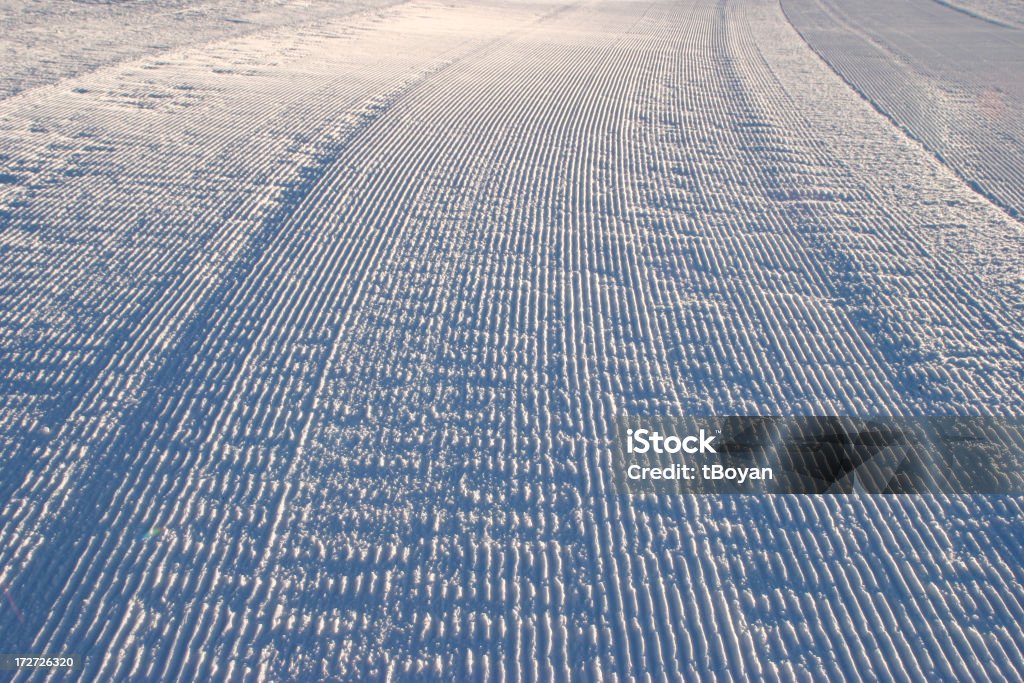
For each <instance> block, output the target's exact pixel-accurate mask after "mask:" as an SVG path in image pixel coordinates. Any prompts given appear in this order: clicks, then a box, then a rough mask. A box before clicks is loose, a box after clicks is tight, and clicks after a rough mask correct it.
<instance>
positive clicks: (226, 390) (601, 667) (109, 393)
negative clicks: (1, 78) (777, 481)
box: [0, 0, 1024, 681]
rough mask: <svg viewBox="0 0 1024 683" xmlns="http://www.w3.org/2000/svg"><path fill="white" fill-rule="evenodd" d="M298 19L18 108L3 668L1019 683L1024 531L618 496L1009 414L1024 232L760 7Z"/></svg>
mask: <svg viewBox="0 0 1024 683" xmlns="http://www.w3.org/2000/svg"><path fill="white" fill-rule="evenodd" d="M316 7H320V9H322V7H321V6H316ZM286 9H289V11H290V14H288V16H289V17H290V20H289V22H284V23H281V24H280V25H279V24H273V25H272V26H270V27H269V28H265V29H261V30H253V31H240V32H239V33H238V34H237V35H233V36H228V37H225V36H224V35H214V33H215V28H211V27H215V26H217V25H219V24H217V22H220V21H221V20H222V17H221V16H220V15H219V14H218V13H217V12H215V11H212V10H211V11H210V12H209V13H208V14H201V15H198V16H196V17H195V19H194V21H195V24H196V29H195V39H194V41H193V42H192V43H191V44H189V45H182V46H179V47H175V48H172V49H160V50H158V51H154V52H153V54H152V55H151V56H144V57H136V56H131V57H129V58H127V60H126V61H124V60H122V59H121V58H120V57H118V58H117V59H116V60H112V61H111V62H110V63H109V64H106V65H105V66H100V67H99V68H96V69H94V70H91V71H89V72H87V73H77V72H74V71H73V70H71V71H69V70H68V69H64V68H63V67H61V68H55V70H53V71H50V72H47V74H48V75H47V76H46V78H45V80H46V82H45V83H44V84H41V85H38V86H36V87H32V88H28V89H25V90H22V91H19V92H17V93H16V94H11V95H10V96H8V97H6V98H5V99H3V100H0V159H2V163H3V168H4V170H3V175H2V176H0V178H2V184H0V240H2V241H0V263H2V268H0V348H2V349H3V353H2V355H0V378H2V379H0V382H2V383H0V387H2V394H0V448H2V454H3V455H2V460H0V468H2V470H0V584H2V586H3V587H4V588H5V589H6V590H7V593H9V596H10V598H11V600H12V601H13V602H12V603H10V604H12V605H14V604H16V605H17V606H18V608H19V609H18V611H17V612H16V611H15V610H14V609H6V605H4V604H0V643H2V644H3V647H2V648H0V649H2V650H3V651H5V652H12V653H14V652H22V653H30V652H31V653H42V652H64V653H72V654H79V655H85V656H86V658H87V661H86V667H85V669H84V671H83V672H82V673H81V674H80V678H81V679H82V680H183V681H185V680H219V679H227V680H254V679H263V680H324V679H339V680H373V679H379V678H381V677H384V676H392V677H394V678H396V679H416V680H423V679H428V680H429V679H442V680H467V679H486V678H497V679H512V680H515V679H542V680H549V679H556V680H566V679H580V680H598V679H604V680H629V679H634V678H635V679H638V680H646V677H647V675H648V674H650V677H651V679H654V680H660V679H662V678H665V679H669V680H672V679H677V678H689V679H695V680H696V679H697V678H698V676H699V677H700V678H701V679H702V680H707V679H708V678H713V679H722V680H725V679H730V678H749V677H758V678H761V677H763V678H769V679H778V680H808V679H810V678H811V677H814V678H824V679H835V678H846V679H849V680H865V681H872V680H879V679H882V680H891V679H895V680H920V681H935V680H966V679H969V678H993V679H1010V680H1014V679H1020V678H1022V677H1024V666H1022V665H1021V662H1024V652H1022V649H1024V633H1022V631H1021V628H1020V623H1021V620H1022V618H1024V584H1022V578H1024V562H1022V559H1024V557H1022V551H1021V547H1020V543H1019V539H1020V530H1021V524H1022V521H1024V520H1022V508H1021V505H1020V502H1019V501H1018V500H1017V499H1015V498H999V497H978V498H968V497H965V498H952V499H950V498H943V497H920V498H918V497H867V496H864V497H856V496H852V497H843V498H840V497H837V498H816V497H811V496H805V497H783V496H779V497H771V498H767V497H765V498H747V497H721V498H719V497H672V496H662V497H633V498H625V497H617V496H615V495H613V494H612V493H611V492H610V476H611V473H610V471H609V469H608V467H609V462H610V458H611V438H612V420H613V418H614V417H615V416H616V415H619V414H624V413H635V414H666V413H667V414H683V413H686V414H713V413H717V414H759V413H760V414H791V413H797V414H828V413H838V414H848V413H854V414H876V413H897V414H924V413H927V414H1003V415H1011V414H1020V412H1021V410H1022V408H1024V382H1022V381H1021V380H1022V378H1024V326H1022V325H1021V319H1022V310H1021V309H1022V304H1024V291H1022V289H1024V286H1022V279H1021V273H1022V272H1024V268H1022V266H1024V248H1022V247H1024V229H1022V225H1021V223H1020V222H1018V221H1016V220H1015V219H1013V218H1011V217H1010V216H1009V215H1008V214H1007V213H1006V212H1005V211H1004V210H1003V209H1002V208H1000V207H998V206H997V205H996V204H994V203H992V202H991V201H990V200H989V199H987V198H986V197H985V196H983V195H982V194H980V193H978V192H976V191H974V189H972V187H971V186H970V185H968V184H967V183H966V182H965V181H964V180H962V179H961V177H960V176H959V175H957V172H955V171H954V170H953V169H951V168H950V167H947V166H945V165H943V163H941V162H940V161H939V160H938V158H937V157H936V156H935V155H934V154H933V153H932V151H930V150H929V149H927V148H926V147H925V146H923V145H922V144H921V143H919V142H917V141H916V140H914V139H913V138H912V137H911V136H909V135H908V134H907V133H906V132H905V131H903V130H900V129H899V128H898V127H897V126H895V125H893V123H892V121H891V119H890V118H887V117H886V116H885V115H883V114H882V113H880V111H879V107H878V106H877V103H876V104H875V105H873V104H872V103H871V102H869V101H868V100H866V99H865V98H864V97H862V96H861V94H859V93H858V92H857V91H856V90H854V89H853V88H851V87H850V86H849V85H848V84H847V82H846V81H844V80H843V79H842V78H840V76H838V75H837V74H836V73H834V72H833V71H832V70H831V69H830V67H829V65H828V64H827V63H826V62H825V61H823V60H822V59H821V58H820V57H819V56H818V55H817V54H816V53H815V52H814V51H812V50H811V49H810V47H809V46H808V45H807V44H806V43H805V42H804V41H803V38H802V37H801V35H800V34H799V33H798V32H797V31H796V30H795V29H794V28H793V27H792V26H791V25H790V24H789V23H788V21H787V18H786V16H785V15H784V14H783V11H782V8H781V7H780V6H779V5H778V4H777V3H774V2H767V1H763V2H762V1H759V0H731V1H729V2H711V1H710V0H680V1H677V2H673V1H670V0H653V1H649V2H648V1H630V2H613V1H610V0H607V1H606V0H593V1H586V0H584V1H581V2H575V3H559V2H512V1H509V0H500V1H497V0H495V1H489V2H487V1H485V2H463V1H462V0H454V1H453V2H444V3H441V2H432V1H430V0H412V1H411V2H407V3H402V4H397V5H394V6H390V7H380V8H377V9H372V10H360V11H354V10H353V8H352V7H351V6H342V7H340V8H338V10H337V11H338V12H339V13H342V14H343V16H339V17H338V18H337V19H333V18H331V17H330V14H329V12H328V14H327V15H325V14H323V13H322V12H320V11H319V10H318V11H317V12H316V13H314V12H313V10H312V9H309V12H310V14H308V15H307V14H303V12H305V11H306V10H304V9H303V8H302V7H301V6H297V5H296V6H286ZM353 12H354V13H353ZM957 16H960V17H962V20H963V21H977V20H976V19H973V18H971V17H970V16H968V15H966V14H963V13H957ZM204 22H208V23H204ZM94 25H95V26H97V27H98V28H97V30H100V28H102V26H103V24H102V22H100V23H99V24H94ZM211 36H213V37H211ZM69 49H70V48H69ZM89 49H90V50H91V49H92V48H89ZM90 54H93V53H92V52H90ZM29 72H31V70H29ZM13 89H14V88H12V90H13ZM5 595H6V594H5ZM662 673H663V676H662ZM42 677H43V676H42V674H38V675H37V676H36V677H35V678H39V679H41V678H42ZM14 678H15V680H34V679H35V678H34V677H33V676H30V675H28V674H25V673H22V674H18V675H15V677H14Z"/></svg>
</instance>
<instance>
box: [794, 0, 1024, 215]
mask: <svg viewBox="0 0 1024 683" xmlns="http://www.w3.org/2000/svg"><path fill="white" fill-rule="evenodd" d="M782 4H783V7H784V9H785V11H786V14H787V16H788V17H789V18H790V20H791V21H792V22H793V24H794V26H795V27H796V28H797V29H798V30H799V31H800V32H801V34H802V35H803V36H804V37H805V38H806V39H807V41H808V43H809V44H810V45H811V47H812V48H813V49H814V50H815V51H817V52H818V53H819V54H821V55H822V57H823V58H824V59H825V61H827V62H828V63H829V64H830V65H832V67H833V68H834V69H835V70H836V72H837V73H839V74H840V75H841V76H842V77H843V78H844V79H845V80H846V81H848V82H849V83H850V84H851V85H852V86H853V87H854V88H855V89H856V90H857V91H858V92H861V93H862V94H863V95H864V97H865V98H867V99H869V100H870V101H871V102H873V103H874V104H875V105H876V106H877V107H878V109H879V110H880V111H881V112H883V113H884V114H885V115H886V116H888V117H889V118H891V119H892V121H893V122H894V123H896V124H897V125H898V126H900V127H901V128H903V129H904V130H905V131H906V132H907V133H908V134H909V135H910V136H912V137H913V138H915V139H917V140H919V141H920V142H921V144H922V145H924V147H925V148H927V149H928V150H929V151H931V152H932V153H933V154H935V155H936V156H937V157H938V158H939V159H940V160H942V161H943V162H944V163H946V164H948V165H949V166H950V167H951V168H952V169H954V170H955V171H956V172H957V173H959V174H960V176H961V177H963V178H964V179H965V180H967V181H968V182H970V183H971V184H972V186H973V187H975V189H977V190H978V191H979V192H982V193H984V194H985V196H987V197H989V198H990V199H991V200H993V201H994V202H996V203H998V204H999V205H1000V206H1002V207H1003V208H1004V209H1006V211H1007V212H1009V213H1010V214H1011V215H1012V216H1015V217H1017V218H1022V217H1024V170H1022V169H1021V164H1020V159H1021V157H1022V156H1024V123H1022V122H1021V119H1020V116H1018V115H1017V113H1018V112H1019V111H1020V110H1021V108H1022V107H1024V80H1022V79H1021V76H1020V74H1021V72H1022V70H1024V29H1022V28H1021V27H1019V26H1018V27H1014V26H1010V25H1002V24H998V23H993V22H991V21H986V20H984V19H983V18H982V17H980V16H977V17H976V16H971V14H969V13H964V12H962V11H957V9H954V8H953V7H952V6H951V5H946V4H940V3H938V2H936V0H908V1H906V2H899V3H895V4H894V3H889V2H883V1H882V0H878V1H876V0H866V1H865V2H858V3H854V4H845V5H844V4H842V3H837V2H835V1H834V0H783V3H782ZM1006 7H1007V8H1010V7H1012V3H1006ZM1021 7H1024V5H1021Z"/></svg>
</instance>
